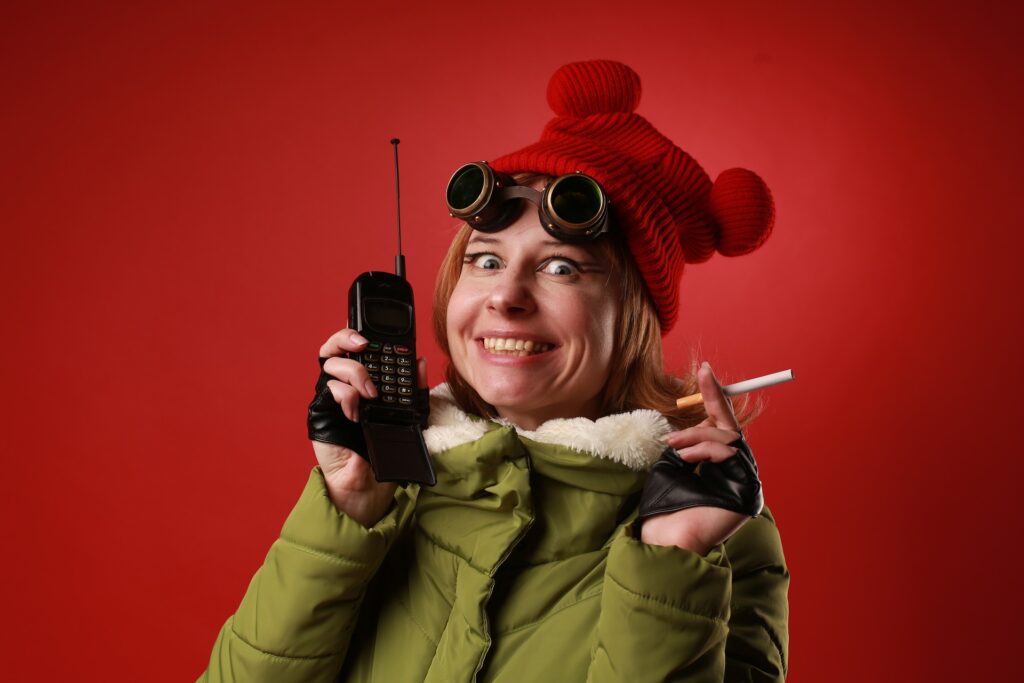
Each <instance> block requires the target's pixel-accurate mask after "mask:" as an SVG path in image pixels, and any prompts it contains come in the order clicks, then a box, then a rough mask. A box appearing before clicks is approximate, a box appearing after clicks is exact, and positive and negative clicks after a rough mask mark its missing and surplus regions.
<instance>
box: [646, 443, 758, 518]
mask: <svg viewBox="0 0 1024 683" xmlns="http://www.w3.org/2000/svg"><path fill="white" fill-rule="evenodd" d="M729 445H730V446H732V447H733V448H736V449H738V450H737V451H736V454H735V455H733V456H732V457H731V458H728V459H727V460H723V461H722V462H717V463H716V462H711V461H709V460H708V461H704V462H701V463H697V464H693V463H688V462H686V461H685V460H683V459H681V458H680V457H679V454H678V453H677V452H676V449H674V448H666V449H665V452H664V453H662V454H661V458H659V459H658V461H657V462H656V463H654V466H653V467H652V468H651V473H650V475H649V476H648V477H647V481H646V483H645V484H644V490H643V493H641V494H640V512H639V515H638V517H637V521H636V526H635V530H636V532H637V533H638V534H639V531H640V527H641V526H642V525H643V521H644V520H645V519H647V518H648V517H651V516H652V515H657V514H661V513H663V512H675V511H676V510H684V509H686V508H691V507H698V506H705V507H717V508H723V509H725V510H732V511H733V512H738V513H740V514H743V515H750V516H751V517H757V516H758V515H759V514H761V508H763V507H764V496H763V494H762V492H761V480H760V479H758V476H757V463H756V462H755V461H754V454H753V453H751V452H750V446H749V445H747V441H746V439H744V438H743V434H742V433H741V434H740V438H738V439H736V440H735V441H733V442H732V443H730V444H729ZM638 537H639V535H638Z"/></svg>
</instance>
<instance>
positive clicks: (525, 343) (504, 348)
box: [481, 337, 554, 356]
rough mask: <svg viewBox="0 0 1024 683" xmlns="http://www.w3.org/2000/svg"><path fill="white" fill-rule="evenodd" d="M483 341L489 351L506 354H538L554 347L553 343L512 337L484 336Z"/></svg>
mask: <svg viewBox="0 0 1024 683" xmlns="http://www.w3.org/2000/svg"><path fill="white" fill-rule="evenodd" d="M481 341H482V342H483V345H484V348H485V349H487V350H488V351H489V352H491V353H494V354H499V355H505V356H536V355H537V354H538V353H544V352H545V351H550V350H551V349H553V348H554V345H553V344H547V343H544V342H535V341H532V340H530V339H514V338H511V337H484V338H483V339H481Z"/></svg>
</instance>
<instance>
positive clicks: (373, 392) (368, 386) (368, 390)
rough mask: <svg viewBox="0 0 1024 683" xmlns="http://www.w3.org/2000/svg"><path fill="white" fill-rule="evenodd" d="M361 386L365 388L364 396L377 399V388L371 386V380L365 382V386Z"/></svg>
mask: <svg viewBox="0 0 1024 683" xmlns="http://www.w3.org/2000/svg"><path fill="white" fill-rule="evenodd" d="M363 386H364V387H365V388H366V394H367V395H368V396H370V398H377V387H375V386H373V380H372V379H368V380H366V384H364V385H363Z"/></svg>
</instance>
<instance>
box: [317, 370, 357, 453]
mask: <svg viewBox="0 0 1024 683" xmlns="http://www.w3.org/2000/svg"><path fill="white" fill-rule="evenodd" d="M326 362H327V358H323V357H321V358H320V377H319V378H317V380H316V388H315V389H314V390H313V400H312V401H311V402H310V404H309V414H308V416H307V418H306V427H307V430H308V433H309V438H310V440H311V441H320V442H322V443H329V444H334V445H335V446H344V447H345V448H348V449H351V450H353V451H355V452H356V454H357V455H359V456H360V457H363V458H365V457H366V456H365V455H364V453H366V441H365V440H364V439H363V427H362V425H360V424H359V423H358V422H353V421H352V420H350V419H348V418H347V417H346V416H345V413H344V412H342V409H341V404H339V403H338V401H337V400H335V398H334V395H333V394H332V393H331V389H330V387H328V386H327V382H328V381H330V380H332V379H337V378H335V377H333V376H331V375H329V374H327V373H326V372H325V371H324V363H326Z"/></svg>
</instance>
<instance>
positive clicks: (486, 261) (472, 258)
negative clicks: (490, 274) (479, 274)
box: [465, 254, 505, 270]
mask: <svg viewBox="0 0 1024 683" xmlns="http://www.w3.org/2000/svg"><path fill="white" fill-rule="evenodd" d="M465 261H466V263H469V264H471V265H472V266H473V267H474V268H480V269H481V270H498V269H500V268H502V267H503V266H504V265H505V264H503V263H502V262H501V259H500V258H498V257H497V256H495V255H494V254H466V259H465Z"/></svg>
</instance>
